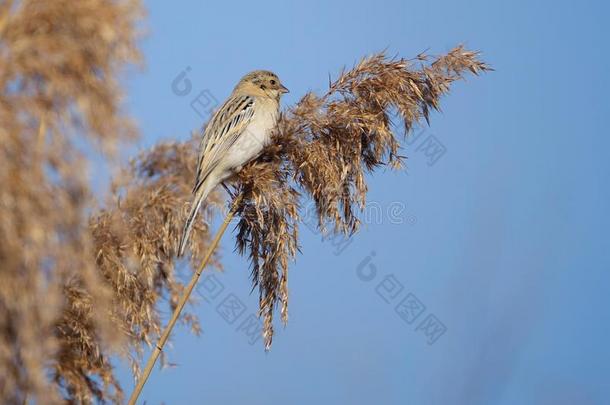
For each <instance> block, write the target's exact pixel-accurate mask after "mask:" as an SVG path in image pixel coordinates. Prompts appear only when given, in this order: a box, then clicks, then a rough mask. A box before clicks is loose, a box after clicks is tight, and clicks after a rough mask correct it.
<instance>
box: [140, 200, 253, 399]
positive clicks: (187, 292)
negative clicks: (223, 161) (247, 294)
mask: <svg viewBox="0 0 610 405" xmlns="http://www.w3.org/2000/svg"><path fill="white" fill-rule="evenodd" d="M241 200H242V196H241V195H239V196H238V197H237V198H236V199H235V201H234V202H233V205H232V207H231V211H229V213H228V214H227V216H226V217H225V219H224V221H223V223H222V225H221V226H220V229H219V230H218V232H217V233H216V236H215V237H214V240H213V241H212V244H211V245H210V247H209V249H208V251H207V252H206V254H205V256H204V258H203V260H202V262H201V265H200V266H199V268H198V269H197V271H196V272H195V273H193V276H192V277H191V281H190V282H189V284H188V285H187V287H186V290H185V291H184V293H183V294H182V297H180V301H179V302H178V305H177V306H176V309H174V313H173V314H172V317H171V318H170V320H169V323H168V324H167V326H166V327H165V330H164V331H163V334H162V335H161V337H160V338H159V341H158V342H157V344H156V345H155V348H154V349H153V352H152V353H151V355H150V357H149V358H148V361H147V362H146V367H145V368H144V372H143V373H142V375H141V376H140V379H139V380H138V383H137V385H136V387H135V389H134V391H133V392H132V393H131V397H129V402H128V404H129V405H135V403H136V401H137V400H138V397H139V396H140V393H141V392H142V389H143V388H144V384H146V381H147V380H148V377H149V376H150V373H151V371H152V369H153V367H154V366H155V363H156V361H157V358H158V357H159V355H160V354H161V351H163V346H164V345H165V343H166V342H167V339H169V336H170V334H171V332H172V329H173V328H174V325H175V324H176V322H177V321H178V318H180V313H181V312H182V309H183V308H184V306H185V305H186V303H187V301H188V299H189V297H190V296H191V293H192V292H193V288H195V285H196V284H197V281H198V280H199V277H200V276H201V273H202V272H203V269H204V268H205V266H206V265H207V264H208V262H209V261H210V258H211V257H212V254H213V253H214V250H215V249H216V247H217V246H218V243H219V242H220V239H221V238H222V235H223V234H224V232H225V230H226V229H227V226H228V225H229V222H231V220H232V219H233V216H234V215H235V211H236V210H237V207H238V206H239V203H240V202H241Z"/></svg>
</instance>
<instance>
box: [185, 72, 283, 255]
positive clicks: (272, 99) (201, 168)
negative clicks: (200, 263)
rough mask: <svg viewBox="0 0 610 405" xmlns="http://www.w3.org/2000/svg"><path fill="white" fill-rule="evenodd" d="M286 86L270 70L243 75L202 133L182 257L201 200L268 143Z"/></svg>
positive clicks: (254, 156) (255, 155) (253, 157)
mask: <svg viewBox="0 0 610 405" xmlns="http://www.w3.org/2000/svg"><path fill="white" fill-rule="evenodd" d="M284 93H288V89H287V88H286V87H284V86H283V85H282V83H280V79H279V78H278V77H277V75H276V74H275V73H273V72H269V71H266V70H256V71H254V72H250V73H248V74H247V75H245V76H244V77H243V78H242V79H241V80H240V81H239V83H237V86H235V89H234V90H233V93H231V95H230V96H229V99H228V100H227V101H225V103H224V104H223V105H222V107H220V108H219V109H218V110H217V111H216V112H215V113H214V116H213V117H212V119H211V120H210V122H209V124H208V125H207V127H206V129H205V133H204V134H203V139H202V140H201V146H200V150H199V161H198V163H197V172H196V179H195V187H194V188H193V202H192V204H191V212H190V213H189V216H188V218H187V220H186V223H185V224H184V230H183V231H182V238H181V240H180V246H179V248H178V255H179V256H182V255H183V254H184V250H185V248H186V243H187V242H188V239H189V235H190V233H191V230H192V228H193V223H194V222H195V218H196V217H197V212H198V211H199V207H200V206H201V203H202V202H203V201H205V199H206V197H207V196H208V194H209V193H210V192H211V191H212V190H213V189H214V187H216V186H217V185H218V184H220V183H222V182H223V181H225V180H227V179H229V178H230V177H232V176H233V175H235V174H236V173H237V172H239V171H240V170H241V168H242V167H243V166H244V165H245V164H246V163H248V162H250V161H251V160H253V159H255V158H256V157H257V156H258V155H259V154H260V153H261V151H262V150H263V147H264V146H265V145H267V144H268V143H269V140H270V137H271V131H272V130H273V128H274V127H275V125H276V123H277V120H278V116H279V110H280V97H281V96H282V95H283V94H284Z"/></svg>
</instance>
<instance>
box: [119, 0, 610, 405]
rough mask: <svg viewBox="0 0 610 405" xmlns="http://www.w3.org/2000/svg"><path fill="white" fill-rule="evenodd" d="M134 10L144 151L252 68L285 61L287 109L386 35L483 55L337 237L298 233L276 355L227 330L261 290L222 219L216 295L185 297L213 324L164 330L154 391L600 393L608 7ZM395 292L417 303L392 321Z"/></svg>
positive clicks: (284, 5)
mask: <svg viewBox="0 0 610 405" xmlns="http://www.w3.org/2000/svg"><path fill="white" fill-rule="evenodd" d="M146 4H147V7H148V11H149V19H148V22H147V27H148V31H149V33H148V36H147V38H146V39H145V40H144V41H143V49H144V52H145V56H146V63H147V65H146V68H145V70H144V71H143V72H135V73H132V74H130V75H129V77H128V78H127V80H126V83H127V87H128V104H127V105H128V108H129V109H130V111H131V113H133V114H134V115H135V117H136V118H137V119H138V120H139V124H140V128H141V130H142V134H143V137H142V140H141V142H140V144H139V145H138V147H141V148H143V147H148V146H150V145H152V144H154V143H156V142H158V141H160V140H164V139H186V138H187V137H188V136H189V133H190V131H191V130H194V129H197V128H198V127H200V126H201V124H202V123H203V118H202V117H200V116H199V115H198V114H197V112H196V111H194V110H193V109H192V108H191V106H190V102H191V101H192V100H193V99H194V98H196V97H197V96H198V94H200V92H202V91H208V92H209V93H205V94H212V95H213V96H214V97H215V98H216V99H218V101H222V100H224V98H225V97H226V96H227V95H228V94H229V93H230V91H231V90H232V88H233V86H234V85H235V83H236V81H237V80H238V79H239V78H240V77H241V76H242V75H243V74H244V73H246V72H248V71H250V70H253V69H258V68H265V69H270V70H273V71H275V72H276V73H278V74H279V76H280V77H281V78H282V80H283V82H284V83H285V84H286V86H287V87H289V88H290V90H291V93H290V94H288V95H287V96H286V97H285V98H284V106H286V105H290V104H292V103H294V102H296V101H297V100H298V99H299V98H300V97H301V96H302V95H303V94H304V93H305V92H307V91H308V90H317V91H321V90H323V89H324V88H325V87H326V86H327V83H328V75H329V73H330V74H331V75H332V76H333V77H336V75H337V73H338V72H339V71H340V69H341V67H342V66H344V65H347V66H351V65H352V64H353V63H354V62H356V61H357V60H358V59H359V58H361V57H362V56H364V55H367V54H371V53H373V52H376V51H379V50H383V49H387V51H388V53H389V54H392V55H393V54H397V55H400V56H404V57H407V58H410V57H413V56H415V55H416V54H417V53H419V52H421V51H424V50H426V49H428V48H429V49H430V52H431V53H443V52H446V51H448V50H450V49H451V48H452V47H453V46H454V45H456V44H458V43H461V42H463V43H464V44H465V45H466V46H467V47H469V48H472V49H477V50H481V51H483V58H484V59H485V60H486V61H487V62H488V63H490V64H491V65H493V67H494V68H496V72H493V73H489V74H486V75H484V76H482V77H478V78H469V79H468V81H467V82H460V83H457V84H456V85H455V86H454V88H453V91H452V93H451V94H450V95H449V96H448V97H446V98H445V99H444V103H443V113H441V114H439V113H435V114H433V116H432V120H431V127H430V128H428V129H426V131H425V132H424V133H423V134H422V137H421V138H418V139H415V138H413V143H412V144H411V145H408V146H407V145H405V150H404V154H406V155H408V156H409V160H408V162H407V164H408V174H407V173H406V172H404V171H403V172H390V171H386V172H383V171H381V172H379V173H377V174H376V175H375V176H374V177H373V178H371V179H370V193H369V201H370V203H371V207H372V208H371V210H370V211H368V212H367V213H368V216H367V217H368V218H369V220H368V221H367V222H368V224H366V225H365V226H364V227H363V229H362V231H361V232H360V233H358V234H357V235H355V236H354V237H353V239H352V240H351V242H350V243H348V244H342V243H339V242H342V241H331V240H327V241H322V240H321V238H320V236H319V235H317V234H315V233H313V232H311V231H310V230H309V229H308V228H307V227H304V226H303V227H302V231H301V235H302V236H301V243H302V254H301V255H299V256H298V257H297V259H296V262H295V263H294V264H293V265H292V268H291V274H290V284H289V287H290V321H289V323H288V326H287V327H286V328H285V329H284V328H282V327H281V326H279V325H278V327H277V333H276V336H275V339H274V344H273V348H272V350H271V351H270V352H269V353H265V352H264V350H263V345H262V342H261V341H260V340H259V341H258V342H255V343H254V344H253V345H251V344H250V343H251V342H250V341H249V337H248V336H247V335H246V334H245V333H243V332H241V331H239V326H240V324H241V322H242V321H244V320H245V319H246V317H247V315H248V314H250V313H254V312H255V311H256V308H257V295H256V293H253V294H250V281H249V266H248V262H247V260H246V259H245V258H242V257H240V256H239V255H237V254H236V253H234V252H233V248H234V241H235V239H234V233H231V232H229V233H227V234H226V235H225V237H224V239H223V242H222V252H223V263H224V265H225V273H223V274H218V275H217V276H216V278H213V279H206V284H205V285H206V286H207V287H208V288H209V289H210V291H212V290H213V287H214V286H216V287H217V289H216V290H213V291H216V293H217V294H218V295H217V296H216V297H215V298H210V301H211V302H210V303H207V302H205V301H203V302H202V303H201V305H200V306H198V307H197V309H196V312H197V313H198V314H199V316H200V318H201V321H202V325H203V328H204V334H203V336H201V337H199V338H198V337H195V336H193V335H191V334H190V333H188V332H187V331H186V330H185V329H184V328H182V329H180V330H179V331H178V332H177V333H175V334H174V335H173V338H172V346H171V347H170V348H168V353H169V356H170V360H171V361H172V362H173V363H175V365H176V367H172V368H166V369H164V370H159V369H158V368H156V369H155V371H154V372H153V374H152V378H151V380H150V381H149V383H148V384H147V386H146V388H145V390H144V392H143V395H142V397H141V398H142V399H143V400H144V399H145V400H146V403H147V404H160V403H166V404H249V405H258V404H261V405H268V404H312V403H314V404H473V405H477V404H506V405H509V404H511V405H512V404H554V405H555V404H608V403H610V378H609V377H610V349H609V347H608V345H609V341H610V332H609V325H610V323H609V322H610V316H609V315H608V310H609V308H610V294H609V293H608V290H609V285H610V274H609V273H608V271H609V270H610V254H609V252H608V251H609V249H610V237H609V235H608V232H609V229H610V216H609V215H608V212H607V209H608V207H609V206H610V204H609V203H610V188H609V187H608V182H609V180H610V163H609V161H608V155H609V153H608V150H609V147H610V142H609V140H608V135H609V134H608V129H607V124H606V122H605V119H606V118H607V117H608V113H609V108H608V106H609V103H608V99H607V95H608V91H609V90H610V88H609V84H610V82H609V79H608V76H607V74H608V72H609V71H610V69H609V67H610V66H609V65H610V62H609V58H608V46H607V41H608V38H609V37H610V35H609V30H608V27H607V24H608V16H609V15H610V13H609V11H610V10H609V8H610V7H609V6H608V5H606V3H604V2H601V1H599V2H592V1H581V2H576V1H572V2H569V1H538V2H532V1H512V2H497V1H496V2H490V1H459V2H456V1H429V2H424V1H419V2H410V1H355V0H352V1H347V0H346V1H332V2H331V1H314V0H310V1H307V2H305V1H303V2H298V3H297V2H289V1H277V2H263V1H254V2H235V1H233V2H228V1H225V2H220V1H219V2H201V1H194V0H193V1H180V2H168V1H161V0H156V1H147V2H146ZM187 68H189V70H188V71H187V73H188V76H187V78H188V80H189V81H190V83H191V86H192V89H191V91H190V93H189V94H187V95H184V96H180V95H177V94H176V92H175V91H173V90H172V82H173V81H174V79H175V78H176V77H177V76H178V75H179V74H180V73H181V72H183V71H185V69H187ZM429 136H434V137H435V138H430V139H436V140H438V142H440V143H441V144H442V146H443V147H444V148H445V153H444V154H443V155H442V156H441V158H440V159H438V160H437V161H436V163H434V164H433V165H429V164H428V163H429V159H428V157H427V156H426V155H425V154H424V153H422V150H421V149H420V150H419V151H418V150H417V149H418V147H419V146H420V145H421V144H422V143H423V142H425V141H426V139H428V137H429ZM219 286H221V287H222V289H221V288H220V287H219ZM200 291H201V292H204V291H205V290H204V289H203V288H201V289H200ZM409 294H411V295H409ZM208 295H209V294H208ZM227 297H232V298H231V299H233V298H235V297H236V298H237V299H239V300H240V302H242V303H243V305H244V308H245V312H244V314H243V315H241V317H240V318H238V319H237V320H235V321H234V323H232V324H231V323H229V322H227V321H226V320H225V319H223V317H222V316H221V314H220V313H219V312H218V311H217V307H218V305H220V304H221V303H222V302H223V300H224V299H227ZM414 297H415V298H414ZM405 299H406V300H407V301H403V300H405ZM415 299H416V300H417V301H415ZM386 300H387V301H388V302H386ZM401 302H402V303H405V302H406V303H415V304H417V302H419V304H417V305H421V306H424V307H425V308H423V307H420V308H423V311H415V310H413V311H412V312H413V314H412V316H407V317H406V319H402V318H401V317H400V316H399V314H398V313H397V307H398V308H401V307H400V305H401ZM413 308H415V306H414V307H413ZM398 312H400V309H399V311H398ZM419 312H421V314H420V315H419V316H418V317H417V318H416V319H412V318H413V317H414V316H415V314H416V313H419ZM434 326H437V327H438V328H441V329H436V331H437V332H435V333H433V332H434V331H435V329H434V328H432V329H430V327H434ZM443 330H444V331H445V332H444V333H443V334H440V333H441V332H442V331H443ZM426 332H429V334H427V333H426ZM435 339H436V340H435ZM432 340H435V341H434V342H433V343H432V344H429V343H430V341H432ZM121 375H122V376H123V377H122V383H123V385H124V388H125V389H126V390H127V391H129V392H130V391H131V389H132V387H133V383H132V380H131V377H130V375H129V373H128V371H127V369H126V367H124V366H121Z"/></svg>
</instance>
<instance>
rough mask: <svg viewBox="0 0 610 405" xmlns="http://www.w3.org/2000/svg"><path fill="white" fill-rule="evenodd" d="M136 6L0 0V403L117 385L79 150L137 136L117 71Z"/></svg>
mask: <svg viewBox="0 0 610 405" xmlns="http://www.w3.org/2000/svg"><path fill="white" fill-rule="evenodd" d="M139 16H140V6H139V3H138V1H135V0H133V1H131V0H124V1H113V2H109V1H105V0H79V1H77V2H75V1H72V0H54V1H44V0H23V1H2V2H0V184H1V186H0V277H1V282H0V402H2V403H7V404H10V403H23V401H25V400H26V399H27V400H32V401H37V402H40V403H59V402H61V399H62V398H64V399H68V400H70V401H75V402H83V401H84V402H89V401H91V400H92V399H93V398H98V399H115V400H116V399H118V398H119V396H120V390H119V389H118V385H117V383H116V380H115V378H114V376H113V374H112V368H111V366H110V365H109V360H108V354H109V349H111V348H117V349H118V348H120V347H121V346H119V345H118V343H119V341H118V340H117V338H116V337H117V335H116V334H115V333H114V330H116V325H115V323H116V322H115V320H113V319H111V318H110V317H109V316H108V314H109V313H111V309H112V301H113V291H112V289H111V288H109V287H108V285H107V284H106V283H103V282H102V277H101V276H102V274H101V273H100V272H99V270H98V267H97V266H96V262H95V260H94V258H95V251H96V246H95V244H94V240H93V238H92V237H91V232H90V229H89V227H88V221H89V218H88V211H90V209H91V207H92V202H93V200H92V195H91V191H90V186H89V181H90V179H89V178H88V176H87V174H86V173H87V172H86V169H87V159H86V158H85V155H84V152H83V149H84V148H85V147H86V145H91V144H95V145H98V146H99V147H101V148H102V149H103V150H104V151H106V152H108V153H112V151H113V150H114V149H115V147H116V146H117V144H118V142H120V141H122V140H125V139H129V138H132V137H133V136H134V135H135V131H134V127H133V125H132V124H131V122H130V121H129V120H128V119H127V118H126V117H125V116H124V115H123V114H121V112H120V99H121V93H120V88H119V83H118V82H117V80H116V76H117V72H118V71H119V70H120V69H121V68H122V67H123V66H124V65H125V64H126V63H134V62H138V61H139V53H138V51H137V49H136V43H135V39H136V33H135V24H136V21H137V19H138V18H139ZM26 396H27V398H26Z"/></svg>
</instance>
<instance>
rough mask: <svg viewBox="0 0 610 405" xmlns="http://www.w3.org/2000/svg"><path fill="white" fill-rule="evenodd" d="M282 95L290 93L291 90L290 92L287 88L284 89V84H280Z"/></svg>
mask: <svg viewBox="0 0 610 405" xmlns="http://www.w3.org/2000/svg"><path fill="white" fill-rule="evenodd" d="M280 93H282V94H286V93H290V90H288V89H287V88H286V87H284V85H283V84H280Z"/></svg>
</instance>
